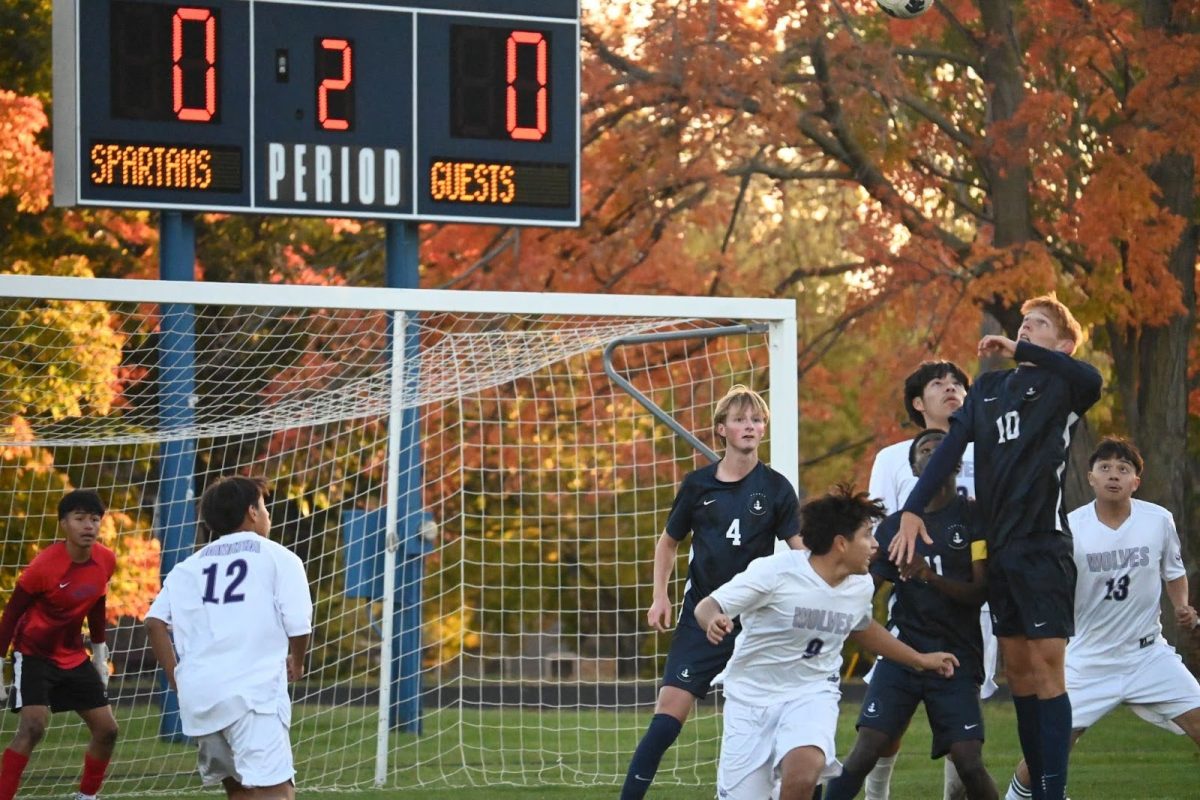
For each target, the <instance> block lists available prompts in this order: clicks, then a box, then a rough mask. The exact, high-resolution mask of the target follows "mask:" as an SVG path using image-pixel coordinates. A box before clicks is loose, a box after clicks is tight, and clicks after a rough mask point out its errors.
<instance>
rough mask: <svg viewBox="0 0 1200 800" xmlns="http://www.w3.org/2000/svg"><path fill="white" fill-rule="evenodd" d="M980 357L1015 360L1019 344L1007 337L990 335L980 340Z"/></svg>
mask: <svg viewBox="0 0 1200 800" xmlns="http://www.w3.org/2000/svg"><path fill="white" fill-rule="evenodd" d="M979 355H980V356H981V357H982V356H1004V357H1005V358H1014V357H1015V356H1016V355H1017V343H1016V342H1015V341H1013V340H1012V339H1010V338H1008V337H1007V336H997V335H996V334H988V335H987V336H985V337H983V338H982V339H980V340H979Z"/></svg>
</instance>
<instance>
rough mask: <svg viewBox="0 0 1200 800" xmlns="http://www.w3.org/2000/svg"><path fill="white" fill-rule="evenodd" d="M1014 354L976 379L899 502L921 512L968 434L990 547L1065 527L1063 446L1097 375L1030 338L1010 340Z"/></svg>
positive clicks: (1095, 393) (1096, 386)
mask: <svg viewBox="0 0 1200 800" xmlns="http://www.w3.org/2000/svg"><path fill="white" fill-rule="evenodd" d="M1015 357H1016V360H1017V362H1018V366H1017V368H1016V369H1007V370H999V371H996V372H986V373H984V374H983V375H980V376H979V378H978V379H976V381H975V384H974V385H973V386H972V387H971V391H970V393H969V394H967V400H966V402H965V403H964V404H963V406H962V408H960V409H959V410H958V411H955V412H954V414H953V415H952V416H951V417H950V432H949V433H948V434H947V435H946V438H945V439H943V440H942V444H941V445H940V446H939V447H938V450H937V452H936V453H935V454H934V456H933V458H932V459H930V461H929V464H928V465H927V466H926V467H925V471H924V472H923V473H922V475H921V479H920V480H919V481H918V482H917V486H916V487H914V488H913V491H912V493H911V494H910V495H909V496H908V500H906V501H905V503H904V510H905V511H911V512H913V513H920V511H921V509H923V508H925V506H926V505H928V503H929V500H930V498H931V497H932V496H933V494H934V493H935V492H936V491H937V488H938V487H939V486H941V484H942V481H943V480H945V478H946V476H947V475H949V474H950V470H952V469H953V468H954V466H955V465H956V464H957V462H958V459H959V456H960V455H961V454H962V452H963V449H964V448H965V447H966V445H967V442H974V443H975V492H976V499H978V501H979V508H980V512H981V515H982V520H983V524H984V531H985V532H986V534H987V540H988V551H989V553H991V554H992V555H995V554H996V553H997V552H998V551H999V550H1000V549H1001V548H1003V547H1004V546H1005V545H1006V544H1008V542H1009V541H1011V540H1012V539H1015V538H1021V537H1025V536H1029V535H1030V534H1044V533H1052V532H1054V531H1062V532H1064V533H1069V532H1070V528H1069V527H1068V525H1067V515H1066V510H1065V509H1064V508H1063V503H1062V487H1063V476H1064V474H1065V471H1066V467H1067V449H1068V447H1069V446H1070V444H1071V431H1072V430H1073V429H1074V427H1075V424H1076V423H1077V422H1078V421H1079V419H1080V418H1081V417H1082V416H1083V414H1084V412H1086V411H1087V410H1088V409H1089V408H1091V407H1092V405H1093V404H1094V403H1095V402H1096V401H1097V400H1099V399H1100V387H1101V385H1102V382H1103V381H1102V379H1101V378H1100V373H1099V372H1097V371H1096V368H1095V367H1093V366H1092V365H1091V364H1087V363H1085V362H1083V361H1078V360H1076V359H1074V358H1072V357H1071V356H1068V355H1067V354H1066V353H1061V352H1058V351H1056V350H1048V349H1046V348H1044V347H1038V346H1037V345H1034V344H1030V343H1029V342H1024V341H1022V342H1017V348H1016V354H1015Z"/></svg>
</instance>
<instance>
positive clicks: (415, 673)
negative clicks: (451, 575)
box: [386, 221, 425, 733]
mask: <svg viewBox="0 0 1200 800" xmlns="http://www.w3.org/2000/svg"><path fill="white" fill-rule="evenodd" d="M420 255H421V247H420V240H419V238H418V231H417V224H416V223H415V222H396V221H393V222H388V223H387V267H386V268H387V285H388V286H389V287H392V288H396V289H416V288H419V286H420V274H419V271H418V265H419V263H420ZM394 322H395V320H394V318H393V324H394ZM400 343H402V344H403V346H404V376H403V381H404V385H405V386H406V387H415V385H416V382H417V381H418V380H419V378H420V375H419V374H418V372H417V363H418V357H419V347H420V340H419V336H418V331H417V326H416V325H415V324H413V323H411V322H410V323H408V324H407V325H406V326H405V330H404V331H397V330H395V328H393V329H392V346H393V347H396V346H397V345H398V344H400ZM405 394H407V395H408V396H409V397H412V396H413V395H414V394H415V393H413V392H406V393H405ZM417 412H418V409H416V408H414V407H409V408H405V409H404V411H403V412H402V415H401V423H400V424H401V429H400V470H399V478H400V483H399V486H398V491H397V493H396V501H397V503H398V504H399V507H398V508H397V509H396V520H397V526H398V528H399V530H398V531H397V533H398V534H399V537H400V549H399V552H397V553H396V559H397V563H396V573H395V574H396V580H397V581H398V582H399V585H398V586H397V587H396V593H395V600H394V605H393V608H392V615H393V616H392V621H393V624H392V670H391V676H392V702H391V708H389V709H388V724H389V727H390V728H391V729H392V730H397V729H399V730H401V731H404V732H405V733H420V732H421V582H422V578H423V577H424V572H425V561H424V558H423V557H422V552H423V548H422V546H421V545H422V541H421V537H420V533H419V531H420V526H421V520H422V519H423V514H424V500H423V498H422V495H421V486H422V483H423V482H424V481H423V474H424V471H423V470H422V468H421V436H420V425H419V417H418V414H417Z"/></svg>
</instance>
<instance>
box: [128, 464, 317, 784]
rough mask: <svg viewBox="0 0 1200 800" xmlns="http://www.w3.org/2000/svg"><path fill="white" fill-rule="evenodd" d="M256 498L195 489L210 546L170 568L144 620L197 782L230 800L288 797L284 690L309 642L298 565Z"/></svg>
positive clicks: (247, 485) (251, 489) (246, 483)
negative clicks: (193, 754) (192, 754)
mask: <svg viewBox="0 0 1200 800" xmlns="http://www.w3.org/2000/svg"><path fill="white" fill-rule="evenodd" d="M265 492H266V488H265V484H264V483H263V482H262V481H261V480H258V479H256V478H247V477H245V476H242V475H234V476H230V477H226V478H221V479H220V480H219V481H217V482H216V483H214V484H212V485H210V486H209V487H208V488H206V489H205V490H204V494H203V495H202V496H201V498H200V519H201V520H202V521H203V522H204V524H205V526H207V528H208V530H209V532H210V533H211V534H212V535H213V536H214V537H217V538H215V539H214V540H213V541H211V542H209V543H208V544H206V545H205V546H204V547H202V548H200V549H199V550H197V551H196V552H195V553H193V554H192V555H191V556H189V557H188V558H187V559H186V560H185V561H183V562H181V563H179V564H177V565H175V568H174V569H172V570H171V572H170V573H169V574H168V575H167V577H166V580H164V581H163V586H162V590H161V591H160V592H159V594H158V597H156V598H155V599H154V603H153V604H151V606H150V611H149V612H148V613H147V614H146V631H147V633H148V634H149V637H150V646H151V648H153V650H154V656H155V658H157V659H158V663H159V665H160V666H161V667H162V668H163V671H164V672H165V673H166V675H167V683H168V684H169V685H170V686H171V688H172V689H176V690H177V691H178V692H179V717H180V721H181V722H182V723H183V732H184V733H185V734H187V735H188V736H192V737H194V738H195V741H196V745H197V751H198V753H197V760H198V762H199V769H198V772H199V773H200V779H201V780H202V781H203V782H204V785H205V786H210V785H212V784H215V783H221V784H222V785H223V786H224V788H225V795H226V797H229V798H238V800H241V799H242V798H256V799H257V800H292V798H294V797H295V787H294V783H293V779H294V777H295V774H296V771H295V769H294V768H293V762H292V745H291V740H290V738H289V733H288V729H289V727H290V725H291V721H292V700H291V697H289V696H288V688H287V685H288V681H295V680H299V679H300V678H301V677H302V676H303V674H304V659H305V653H306V651H307V648H308V637H309V634H310V633H311V631H312V599H311V596H310V595H309V591H308V578H307V576H306V575H305V573H304V565H303V564H302V563H301V562H300V559H299V557H298V556H296V554H295V553H293V552H291V551H290V550H288V549H287V548H286V547H284V546H283V545H281V544H279V543H278V542H273V541H271V540H270V539H268V538H267V536H268V535H269V534H270V532H271V517H270V515H269V514H268V513H267V506H266V501H265ZM168 625H170V626H171V632H170V633H168V629H167V626H168ZM172 633H173V634H174V641H172V635H171V634H172Z"/></svg>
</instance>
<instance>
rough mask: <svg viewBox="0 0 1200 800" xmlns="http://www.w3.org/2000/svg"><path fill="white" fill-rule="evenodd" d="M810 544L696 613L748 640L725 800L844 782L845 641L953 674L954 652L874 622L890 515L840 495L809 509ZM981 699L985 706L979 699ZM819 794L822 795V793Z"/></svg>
mask: <svg viewBox="0 0 1200 800" xmlns="http://www.w3.org/2000/svg"><path fill="white" fill-rule="evenodd" d="M800 516H801V519H802V520H803V528H802V531H801V536H802V537H803V540H804V544H805V545H806V546H807V547H808V550H807V551H804V550H788V551H785V552H783V553H779V554H777V555H773V556H768V557H766V558H760V559H758V560H757V561H753V562H751V564H750V566H748V567H747V568H746V571H745V572H742V573H741V574H740V575H737V576H736V577H734V578H733V580H731V581H729V583H726V584H725V585H724V586H721V587H720V588H719V589H717V590H716V591H714V592H713V593H712V594H711V595H709V596H708V597H707V598H705V599H704V600H702V601H701V602H700V604H699V605H698V606H697V607H696V622H697V623H698V624H699V625H700V626H701V627H703V628H704V630H705V632H706V635H707V637H708V640H709V641H710V642H712V643H713V644H717V645H723V644H724V643H725V642H726V641H728V640H729V638H730V635H731V634H732V633H733V632H734V630H735V627H734V626H735V623H734V622H733V618H734V617H737V616H739V615H740V617H741V624H742V632H741V634H740V635H739V636H738V638H737V643H736V644H735V645H734V650H733V656H732V657H731V658H730V659H729V667H728V669H727V670H726V672H725V676H724V686H725V709H724V732H723V734H722V737H721V761H720V764H719V766H718V767H717V795H718V797H720V798H721V800H764V799H765V798H768V797H771V796H772V794H771V792H772V787H773V785H774V783H775V781H776V779H777V778H778V780H779V782H780V783H779V795H778V796H779V800H809V798H811V797H813V793H814V791H815V790H816V789H817V785H818V783H819V782H820V781H821V780H822V779H823V778H826V777H829V776H831V775H836V774H837V772H838V769H839V765H838V762H837V759H836V758H835V757H834V755H835V751H834V736H835V735H836V734H837V717H838V700H839V699H840V698H841V690H840V689H839V684H840V674H839V673H840V671H841V664H842V645H843V644H845V642H846V639H847V638H851V639H854V640H855V641H856V642H858V643H859V644H860V645H862V646H863V647H865V648H867V649H868V650H871V651H873V652H876V653H880V654H881V655H883V656H885V657H887V658H890V659H892V660H893V661H896V662H898V663H901V664H904V665H906V666H909V667H911V668H913V669H916V670H929V671H932V672H937V673H938V674H939V675H941V676H942V677H943V678H949V677H951V676H952V675H953V674H954V668H955V667H956V666H958V659H956V658H955V657H954V655H953V654H951V653H945V652H934V653H918V652H917V651H915V650H913V649H912V648H911V647H909V646H908V645H906V644H904V643H903V642H901V641H900V640H899V639H896V638H895V637H894V636H892V635H891V634H890V633H888V632H887V630H885V629H884V627H883V626H882V625H880V624H879V623H878V622H875V621H874V620H873V619H871V597H872V595H873V594H874V592H875V587H874V583H873V582H872V581H871V579H870V578H869V577H867V570H868V566H869V564H870V562H871V559H872V557H873V556H874V554H875V552H876V550H877V549H878V544H877V543H876V542H875V537H874V535H873V534H872V532H871V529H872V528H873V527H874V526H875V522H876V521H877V520H878V519H879V518H880V517H882V516H883V508H882V507H881V506H880V505H879V503H878V501H872V500H869V499H868V498H867V495H866V493H865V492H864V493H859V494H855V493H854V491H853V490H852V489H850V488H849V487H839V488H838V489H836V490H834V491H833V492H830V493H829V494H827V495H824V496H823V497H819V498H817V499H815V500H811V501H809V502H808V503H805V505H804V509H803V510H802V512H801V515H800ZM976 702H978V701H976ZM818 796H819V795H818Z"/></svg>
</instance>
